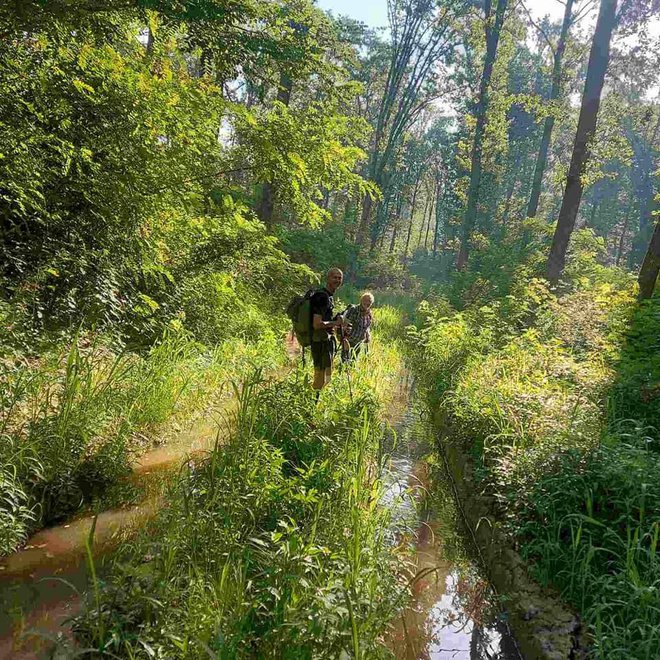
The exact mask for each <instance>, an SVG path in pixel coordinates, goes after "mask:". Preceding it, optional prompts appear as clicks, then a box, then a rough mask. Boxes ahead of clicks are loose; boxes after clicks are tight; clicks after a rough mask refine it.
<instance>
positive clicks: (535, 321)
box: [409, 271, 660, 659]
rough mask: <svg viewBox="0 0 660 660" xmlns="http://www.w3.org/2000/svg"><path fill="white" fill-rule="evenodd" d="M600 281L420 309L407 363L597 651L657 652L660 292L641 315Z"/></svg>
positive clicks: (627, 292) (619, 654)
mask: <svg viewBox="0 0 660 660" xmlns="http://www.w3.org/2000/svg"><path fill="white" fill-rule="evenodd" d="M599 272H600V271H599ZM602 277H603V279H602V281H600V280H598V279H595V280H593V281H589V280H588V279H585V278H583V279H581V280H580V282H579V286H577V285H576V286H575V288H574V289H572V290H571V289H569V290H568V291H567V292H565V293H564V294H563V295H561V296H560V297H555V296H553V295H551V294H550V293H549V292H548V291H547V289H546V288H545V285H543V283H542V282H540V281H538V280H534V279H531V278H523V279H522V280H520V281H514V282H510V283H509V284H508V286H507V292H508V294H507V295H506V296H503V297H502V298H500V299H497V298H495V299H492V298H491V301H490V303H489V304H488V305H481V306H478V305H475V306H467V307H466V308H465V309H464V310H463V311H462V312H460V313H456V312H453V311H452V310H447V309H442V310H440V311H439V312H438V313H436V312H435V311H434V310H433V309H430V308H429V306H426V308H425V309H424V310H423V311H424V312H425V315H426V317H427V323H426V326H425V327H424V328H423V329H422V330H421V331H418V332H416V333H413V334H411V335H410V337H409V339H410V346H411V348H412V350H411V351H410V354H411V363H412V364H413V365H414V366H415V369H416V371H417V374H418V379H417V383H418V385H419V386H421V387H422V388H423V389H424V391H425V393H426V395H427V399H428V403H429V406H430V407H431V408H432V410H433V412H434V413H436V415H435V416H436V419H441V420H443V422H444V423H445V424H446V425H447V429H446V430H447V431H448V432H449V435H450V437H451V438H452V441H453V442H460V443H462V444H463V446H464V448H465V449H466V450H467V451H468V452H470V453H471V454H472V455H473V457H474V458H475V462H476V473H477V474H478V475H479V477H480V478H481V480H482V484H481V487H482V488H483V489H484V490H485V491H487V492H488V493H489V494H491V495H492V496H493V497H494V500H495V502H496V503H497V506H498V508H499V513H500V516H501V518H502V519H503V520H504V522H505V524H506V525H507V528H508V530H509V531H510V533H511V535H512V537H513V541H514V542H515V544H516V545H517V546H518V548H519V549H520V550H521V552H522V554H523V555H524V556H525V557H526V558H527V559H528V560H529V562H530V565H531V568H532V570H533V571H534V573H535V574H536V576H537V577H538V579H539V580H540V581H541V582H543V583H544V584H550V585H553V586H554V587H556V588H558V589H559V590H560V591H561V592H562V594H563V595H564V596H565V598H566V599H567V600H568V601H570V602H571V603H573V604H574V605H575V606H576V607H577V608H578V609H579V610H580V611H581V612H582V614H583V615H584V618H585V621H586V622H587V625H588V626H589V629H590V632H591V633H592V635H593V640H594V655H595V656H596V657H599V658H630V659H633V658H655V657H660V635H659V634H658V630H659V629H660V589H659V587H660V572H659V569H658V559H657V544H658V535H659V532H658V521H659V520H660V509H659V506H660V505H659V503H660V489H659V487H658V485H657V484H658V483H660V482H658V480H657V479H656V478H655V475H656V474H657V473H658V469H659V468H660V463H659V461H660V452H658V451H657V441H658V436H657V433H658V429H659V428H660V418H658V399H657V396H656V395H655V389H654V387H655V386H654V383H656V382H657V380H658V376H659V375H660V374H659V373H658V367H659V365H660V363H658V359H657V358H658V352H657V351H655V352H654V351H653V350H652V348H653V347H656V346H657V341H658V339H657V337H658V335H657V327H658V326H657V318H658V304H659V302H660V300H659V299H657V298H655V299H654V300H653V301H651V303H647V304H645V305H643V306H641V307H639V308H636V306H635V302H634V291H633V289H632V287H630V285H629V284H628V283H627V282H625V281H623V282H621V283H619V284H616V282H615V283H614V284H613V282H614V280H615V278H614V277H610V276H609V275H608V273H605V274H604V275H603V276H602ZM615 284H616V286H615ZM650 348H651V350H649V349H650ZM631 418H632V419H631ZM635 420H637V421H635Z"/></svg>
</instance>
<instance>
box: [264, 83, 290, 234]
mask: <svg viewBox="0 0 660 660" xmlns="http://www.w3.org/2000/svg"><path fill="white" fill-rule="evenodd" d="M292 87H293V80H292V79H291V76H289V74H288V73H286V72H284V71H282V73H281V74H280V84H279V86H278V89H277V100H278V101H279V102H280V103H283V104H284V105H286V106H287V107H288V105H289V102H290V101H291V89H292ZM274 209H275V189H274V186H273V183H272V181H264V184H263V188H262V189H261V199H260V200H259V205H258V207H257V215H258V216H259V219H260V220H261V221H262V222H263V223H264V224H265V225H266V227H267V228H268V229H269V230H271V229H272V228H273V211H274Z"/></svg>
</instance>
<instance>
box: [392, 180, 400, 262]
mask: <svg viewBox="0 0 660 660" xmlns="http://www.w3.org/2000/svg"><path fill="white" fill-rule="evenodd" d="M402 208H403V192H399V199H398V200H397V204H396V211H395V212H394V215H395V217H394V223H393V227H392V240H391V241H390V254H392V253H393V252H394V245H395V243H396V235H397V234H398V232H399V225H400V224H401V209H402Z"/></svg>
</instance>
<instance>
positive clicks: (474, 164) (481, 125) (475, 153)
mask: <svg viewBox="0 0 660 660" xmlns="http://www.w3.org/2000/svg"><path fill="white" fill-rule="evenodd" d="M496 1H497V9H496V10H495V23H494V25H492V26H491V25H490V21H491V0H485V2H486V12H485V14H486V57H485V59H484V69H483V73H482V75H481V83H480V85H479V99H478V101H477V108H476V115H477V126H476V128H475V131H474V142H473V143H472V158H471V164H470V187H469V189H468V203H467V208H466V210H465V216H464V217H463V227H462V231H461V247H460V249H459V251H458V258H457V260H456V268H457V269H458V270H463V269H464V268H466V267H467V262H468V255H469V251H470V235H471V234H472V228H473V227H474V223H475V221H476V218H477V205H478V203H479V186H480V184H481V156H482V154H481V152H482V149H483V139H484V132H485V129H486V113H487V112H488V88H489V86H490V79H491V76H492V75H493V66H494V65H495V56H496V55H497V44H498V43H499V40H500V32H501V30H502V23H503V22H504V12H505V11H506V5H507V0H496Z"/></svg>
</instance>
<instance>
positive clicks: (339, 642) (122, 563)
mask: <svg viewBox="0 0 660 660" xmlns="http://www.w3.org/2000/svg"><path fill="white" fill-rule="evenodd" d="M399 369H400V361H399V354H398V353H397V349H396V347H393V346H389V347H385V346H382V345H381V346H378V344H377V343H376V344H375V345H374V347H373V349H372V353H371V355H369V356H367V357H366V358H364V359H362V358H361V359H360V362H359V364H358V365H357V367H356V368H355V369H354V370H352V373H351V376H352V378H353V381H352V386H351V392H352V396H351V394H350V393H349V391H348V381H347V378H346V377H345V376H344V374H338V377H337V378H336V379H335V381H334V382H333V384H332V385H331V386H330V387H329V388H328V389H327V390H324V392H323V394H322V397H321V402H320V403H319V404H318V405H316V404H315V402H314V397H313V394H312V392H311V391H310V389H309V382H308V379H309V375H308V373H306V372H305V371H304V370H302V369H300V370H298V371H297V372H296V373H294V374H292V375H291V376H290V377H288V378H286V379H285V380H279V381H278V380H276V381H269V380H267V379H264V377H263V376H262V375H261V374H260V373H256V374H255V375H254V376H253V377H252V378H249V379H248V380H245V381H244V382H243V383H242V385H241V386H240V387H239V388H238V390H237V395H238V401H239V407H238V411H237V413H236V418H235V419H233V420H231V423H230V428H231V429H232V431H231V433H230V439H229V441H228V442H226V443H223V446H222V447H221V446H216V447H215V448H214V449H213V450H212V451H210V452H209V454H208V455H207V456H206V457H205V458H204V460H202V461H200V462H198V463H196V464H191V463H188V464H186V465H185V466H184V468H183V471H182V473H181V479H180V480H179V481H178V482H176V483H175V484H174V485H173V486H172V491H171V493H170V496H169V497H168V498H167V501H168V502H169V505H168V507H167V508H166V509H165V510H164V511H162V513H161V515H160V516H159V517H158V518H157V519H156V520H155V521H154V522H153V523H152V526H151V527H150V528H149V529H148V530H145V533H144V534H142V535H141V536H140V538H138V539H137V540H136V541H135V543H134V544H133V545H132V546H130V547H126V548H124V550H123V552H122V554H121V555H120V556H119V558H118V559H117V560H116V563H115V564H114V565H113V566H112V568H111V575H112V579H111V580H110V582H109V584H107V585H106V587H105V588H104V590H103V592H102V595H101V604H100V607H99V606H97V605H96V603H95V602H94V601H93V600H92V601H90V602H89V604H88V607H87V610H86V612H85V614H84V615H83V616H82V617H81V618H80V619H79V620H78V624H77V634H78V636H79V639H80V640H81V641H82V642H83V643H84V645H86V646H88V645H91V646H93V647H95V648H98V649H99V650H101V649H104V650H106V651H108V652H111V653H113V654H115V655H118V656H120V657H148V656H149V655H150V653H151V652H150V649H152V650H153V655H154V656H156V657H179V658H198V657H223V658H235V657H246V658H247V657H281V658H312V657H315V658H337V657H341V656H343V655H348V656H350V657H356V658H377V657H381V656H384V655H387V652H386V651H385V650H384V648H383V647H382V645H381V636H382V633H383V631H384V629H385V627H386V626H387V622H388V621H389V620H390V619H391V618H392V616H393V615H394V613H395V611H396V610H397V608H398V607H399V606H400V602H401V597H402V594H403V593H405V590H406V586H405V585H404V584H402V583H400V582H399V581H398V580H397V578H396V572H395V570H394V566H395V565H396V564H397V557H396V553H395V551H394V549H393V548H392V547H391V545H390V543H388V540H387V539H388V538H390V537H389V536H388V533H387V532H388V526H389V517H388V512H387V510H386V509H384V508H383V507H382V506H381V505H380V500H381V482H380V473H381V469H382V462H380V461H379V447H380V444H381V443H380V439H381V425H380V423H379V422H378V419H377V417H378V414H379V411H380V410H381V406H382V405H383V403H384V402H385V401H387V399H388V397H389V396H390V395H391V393H390V390H391V384H392V383H393V382H394V380H395V378H396V376H397V373H398V371H399ZM99 616H100V617H101V620H102V621H101V622H100V621H99Z"/></svg>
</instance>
